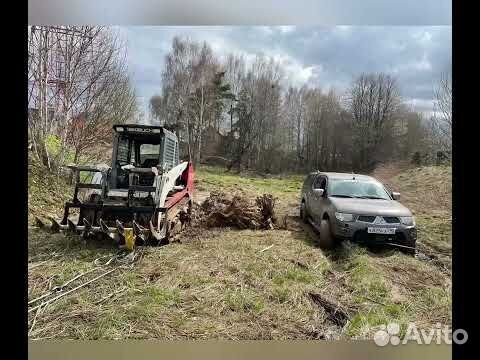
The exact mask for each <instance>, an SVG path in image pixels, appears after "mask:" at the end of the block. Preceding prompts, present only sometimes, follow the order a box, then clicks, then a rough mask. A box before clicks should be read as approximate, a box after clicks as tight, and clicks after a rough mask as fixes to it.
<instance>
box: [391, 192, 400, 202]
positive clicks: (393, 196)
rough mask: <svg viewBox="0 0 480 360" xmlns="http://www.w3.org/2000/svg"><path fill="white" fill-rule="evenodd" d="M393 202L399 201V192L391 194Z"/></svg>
mask: <svg viewBox="0 0 480 360" xmlns="http://www.w3.org/2000/svg"><path fill="white" fill-rule="evenodd" d="M392 198H393V200H400V193H399V192H392Z"/></svg>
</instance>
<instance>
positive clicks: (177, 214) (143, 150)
mask: <svg viewBox="0 0 480 360" xmlns="http://www.w3.org/2000/svg"><path fill="white" fill-rule="evenodd" d="M113 130H114V139H113V151H112V164H111V166H106V165H105V166H103V167H102V166H76V165H71V166H69V168H70V169H72V171H73V173H74V175H75V179H76V181H75V190H74V195H73V200H72V201H69V202H67V203H66V204H65V211H64V215H63V219H62V220H61V221H57V220H55V219H53V218H51V219H50V220H51V222H52V224H51V225H50V226H47V225H45V223H44V222H43V221H42V220H40V219H38V218H37V224H38V225H39V226H40V227H43V228H46V229H49V230H50V231H52V232H60V231H63V232H69V233H76V234H82V235H83V236H84V237H89V236H91V235H95V234H103V235H104V236H108V237H110V238H112V239H114V240H116V241H117V242H118V244H119V245H125V246H126V247H127V248H129V249H133V247H134V246H135V245H142V244H148V243H151V244H162V243H168V241H169V238H170V237H171V236H173V235H174V234H175V233H177V232H178V231H180V230H181V229H182V228H183V226H184V225H185V223H188V222H189V220H190V216H191V210H192V194H193V176H194V171H193V166H192V164H191V163H190V162H180V161H179V152H178V138H177V136H176V135H175V133H173V132H170V131H168V130H167V129H165V128H163V127H160V126H145V125H115V126H114V127H113ZM83 175H86V176H87V177H86V178H87V179H89V180H88V181H85V180H83V181H82V179H84V178H85V176H83ZM89 175H90V176H89ZM80 192H81V193H82V194H81V195H83V196H82V197H81V199H80ZM71 209H78V210H77V212H78V220H73V219H71V215H70V210H71Z"/></svg>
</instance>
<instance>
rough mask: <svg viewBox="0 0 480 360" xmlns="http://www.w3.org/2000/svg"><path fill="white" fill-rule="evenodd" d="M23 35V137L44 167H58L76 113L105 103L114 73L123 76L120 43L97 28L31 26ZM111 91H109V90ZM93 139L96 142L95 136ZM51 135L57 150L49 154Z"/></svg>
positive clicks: (67, 147) (100, 107)
mask: <svg viewBox="0 0 480 360" xmlns="http://www.w3.org/2000/svg"><path fill="white" fill-rule="evenodd" d="M29 30H30V33H29V44H28V45H29V46H28V48H29V69H28V71H29V108H30V109H31V110H30V112H29V119H28V120H29V136H30V138H31V140H32V143H33V144H34V147H35V151H36V153H37V154H38V156H39V158H40V159H41V160H43V161H44V163H45V164H46V165H48V166H49V167H50V168H51V167H52V165H56V166H58V165H62V164H63V163H64V161H65V156H66V153H67V151H68V149H69V147H70V146H71V145H72V143H71V141H70V143H69V140H71V139H72V137H71V136H69V133H70V132H71V129H72V128H75V126H74V125H73V122H74V121H77V119H78V118H79V116H80V115H81V114H87V116H88V118H92V117H93V116H92V115H91V114H93V113H98V112H99V109H102V108H106V106H105V104H102V103H101V102H102V101H111V97H110V96H109V95H108V94H109V89H111V88H112V85H111V84H113V83H115V81H116V80H115V79H117V77H115V74H118V73H119V72H122V71H123V72H124V71H125V69H124V68H122V64H124V63H125V59H124V58H123V57H122V56H123V55H124V51H123V50H124V45H123V43H122V42H121V40H120V38H119V37H118V35H117V34H116V33H114V32H113V31H112V30H109V29H106V28H104V27H97V26H82V27H75V26H61V27H52V26H32V27H31V28H30V29H29ZM110 93H111V91H110ZM97 134H98V136H99V137H98V139H99V140H101V139H102V138H101V136H102V135H101V133H97ZM49 136H56V137H57V138H58V139H59V140H60V150H59V151H58V152H57V154H56V156H55V158H52V157H51V154H49V151H48V146H47V140H48V138H49Z"/></svg>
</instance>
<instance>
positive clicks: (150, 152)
mask: <svg viewBox="0 0 480 360" xmlns="http://www.w3.org/2000/svg"><path fill="white" fill-rule="evenodd" d="M113 130H114V132H115V134H114V141H113V152H112V173H111V176H110V189H128V187H129V181H130V179H129V171H128V170H125V169H124V168H123V167H125V166H126V165H133V166H134V167H135V168H144V169H150V168H152V167H156V168H157V169H158V171H159V173H162V172H164V171H168V170H170V169H171V168H173V167H175V166H176V165H178V163H179V154H178V138H177V136H176V135H175V134H174V133H173V132H171V131H168V130H166V129H164V128H163V127H160V126H146V125H115V126H114V127H113ZM137 181H138V184H139V185H145V186H152V185H153V181H154V175H153V173H145V174H142V175H141V176H140V177H139V178H138V179H137Z"/></svg>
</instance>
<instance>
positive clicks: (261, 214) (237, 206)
mask: <svg viewBox="0 0 480 360" xmlns="http://www.w3.org/2000/svg"><path fill="white" fill-rule="evenodd" d="M274 207H275V199H274V198H273V196H272V195H270V194H264V195H262V196H258V197H257V198H256V199H255V200H254V201H251V200H250V199H249V198H247V197H245V196H240V195H234V196H229V195H228V194H225V193H223V192H213V193H212V194H210V196H209V197H208V198H207V199H206V200H205V201H204V202H203V204H202V205H201V207H200V209H198V210H199V212H200V214H198V216H197V219H198V220H199V222H200V223H201V224H203V225H205V226H206V227H207V228H211V227H233V228H238V229H254V230H256V229H273V228H274V224H275V223H276V218H275V212H274Z"/></svg>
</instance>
